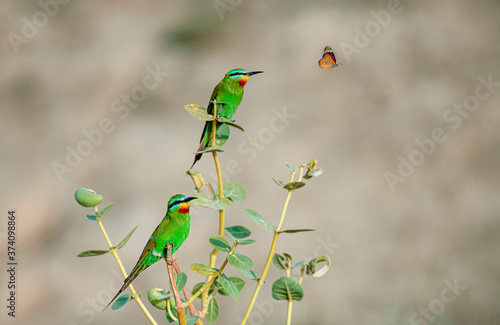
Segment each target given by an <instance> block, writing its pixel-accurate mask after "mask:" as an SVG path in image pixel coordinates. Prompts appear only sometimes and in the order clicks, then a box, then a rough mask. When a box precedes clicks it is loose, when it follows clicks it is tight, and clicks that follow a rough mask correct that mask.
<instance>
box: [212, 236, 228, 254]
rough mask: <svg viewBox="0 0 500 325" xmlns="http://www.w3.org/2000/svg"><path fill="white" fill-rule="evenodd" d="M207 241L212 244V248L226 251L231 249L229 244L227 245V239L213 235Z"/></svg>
mask: <svg viewBox="0 0 500 325" xmlns="http://www.w3.org/2000/svg"><path fill="white" fill-rule="evenodd" d="M208 241H209V242H210V244H211V245H212V246H213V248H215V249H217V250H219V251H221V252H225V253H227V252H229V251H230V250H231V246H230V245H229V243H228V242H227V240H225V239H224V238H221V237H216V236H214V237H210V239H209V240H208Z"/></svg>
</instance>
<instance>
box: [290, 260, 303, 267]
mask: <svg viewBox="0 0 500 325" xmlns="http://www.w3.org/2000/svg"><path fill="white" fill-rule="evenodd" d="M305 263H306V261H305V260H302V261H300V262H297V263H295V264H294V265H292V267H291V269H294V268H296V267H299V266H301V265H302V264H305Z"/></svg>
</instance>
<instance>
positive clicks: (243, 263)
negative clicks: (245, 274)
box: [227, 253, 253, 270]
mask: <svg viewBox="0 0 500 325" xmlns="http://www.w3.org/2000/svg"><path fill="white" fill-rule="evenodd" d="M227 261H228V262H229V264H231V265H232V266H234V267H237V268H239V269H244V270H250V269H252V267H253V261H252V259H251V258H250V257H248V256H245V255H243V254H238V253H232V254H229V256H228V257H227Z"/></svg>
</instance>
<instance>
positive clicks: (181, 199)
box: [168, 194, 196, 213]
mask: <svg viewBox="0 0 500 325" xmlns="http://www.w3.org/2000/svg"><path fill="white" fill-rule="evenodd" d="M194 199H196V198H195V197H193V196H188V197H186V196H185V195H182V194H177V195H174V196H172V198H170V200H169V201H168V210H169V211H173V210H177V211H179V212H180V213H189V201H191V200H194Z"/></svg>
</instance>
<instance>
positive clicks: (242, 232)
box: [226, 226, 252, 239]
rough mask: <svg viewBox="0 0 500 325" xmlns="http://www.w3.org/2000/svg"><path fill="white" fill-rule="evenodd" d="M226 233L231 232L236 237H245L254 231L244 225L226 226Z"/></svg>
mask: <svg viewBox="0 0 500 325" xmlns="http://www.w3.org/2000/svg"><path fill="white" fill-rule="evenodd" d="M226 234H231V235H232V236H233V237H234V238H237V239H243V238H246V237H248V236H250V235H251V234H252V232H251V231H250V230H249V229H247V228H245V227H243V226H232V227H226Z"/></svg>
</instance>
